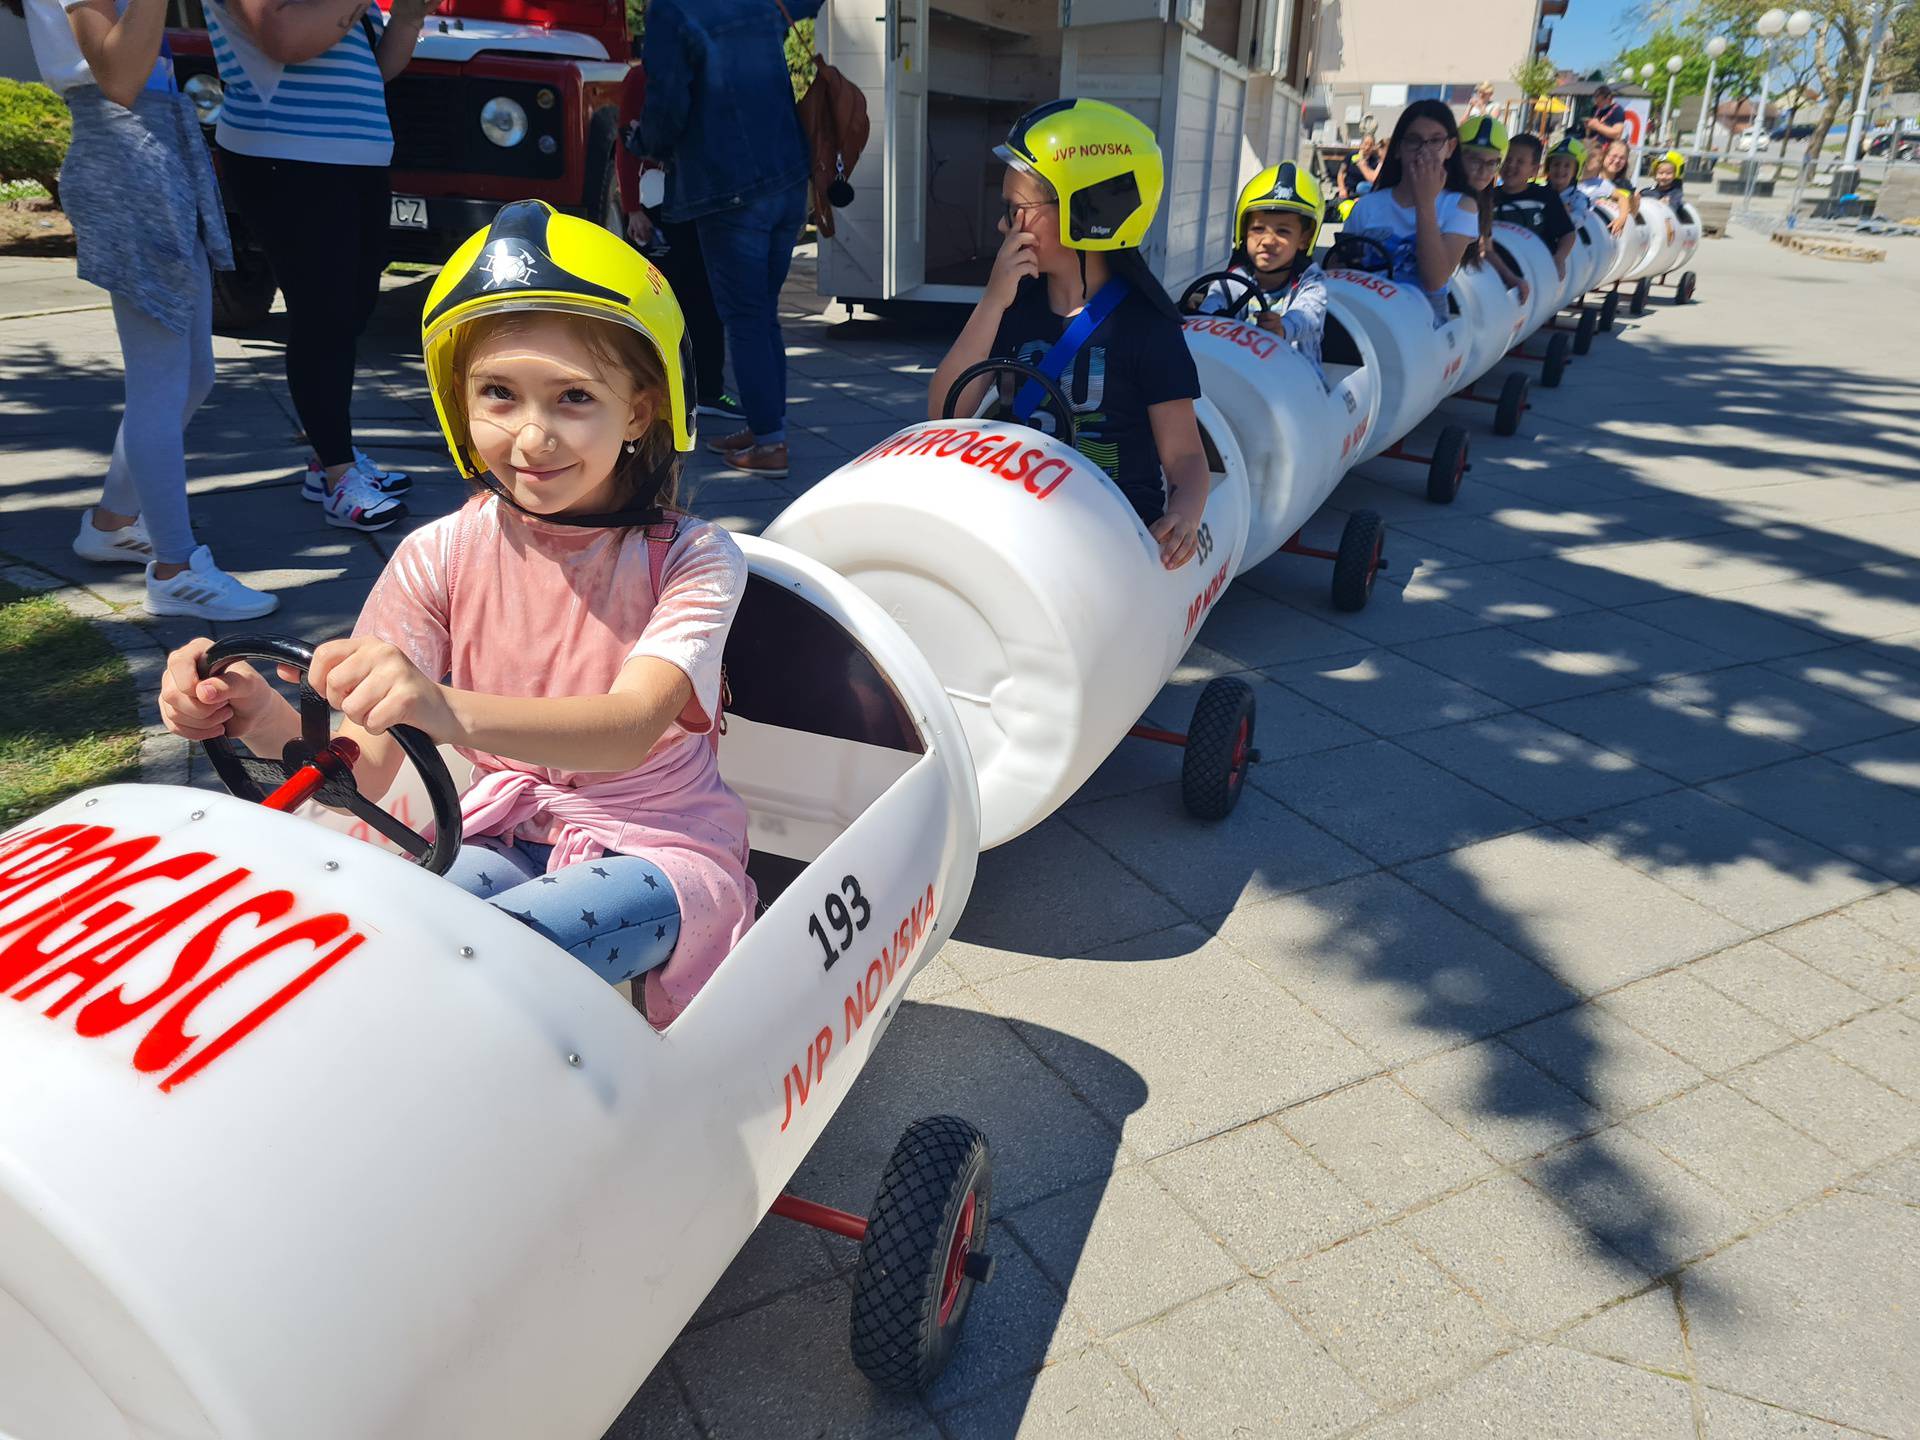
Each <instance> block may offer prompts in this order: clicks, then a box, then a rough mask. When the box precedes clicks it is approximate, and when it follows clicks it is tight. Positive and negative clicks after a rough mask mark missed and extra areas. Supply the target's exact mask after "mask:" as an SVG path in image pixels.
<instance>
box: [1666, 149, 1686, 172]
mask: <svg viewBox="0 0 1920 1440" xmlns="http://www.w3.org/2000/svg"><path fill="white" fill-rule="evenodd" d="M1660 158H1661V159H1662V160H1664V161H1666V162H1667V163H1668V164H1669V165H1671V166H1673V170H1674V173H1675V174H1676V175H1677V174H1679V173H1681V172H1682V171H1684V170H1685V169H1686V168H1687V157H1686V156H1684V155H1682V154H1681V153H1680V152H1679V151H1678V150H1669V151H1667V153H1666V154H1664V155H1662V156H1661V157H1660Z"/></svg>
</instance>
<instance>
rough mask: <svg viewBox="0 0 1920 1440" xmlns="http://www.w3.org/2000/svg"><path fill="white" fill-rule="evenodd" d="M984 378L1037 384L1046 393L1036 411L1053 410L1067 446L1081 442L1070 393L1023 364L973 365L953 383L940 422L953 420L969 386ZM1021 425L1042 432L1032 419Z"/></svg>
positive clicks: (1057, 436)
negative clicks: (1008, 377)
mask: <svg viewBox="0 0 1920 1440" xmlns="http://www.w3.org/2000/svg"><path fill="white" fill-rule="evenodd" d="M982 375H1014V376H1017V377H1019V378H1020V379H1022V380H1033V381H1037V382H1038V383H1039V386H1040V388H1041V389H1042V390H1043V391H1045V392H1046V393H1045V395H1044V396H1043V397H1042V399H1041V401H1040V403H1039V404H1038V405H1036V406H1035V407H1034V409H1035V410H1036V411H1039V410H1050V411H1052V412H1053V416H1054V418H1055V419H1056V420H1058V421H1059V422H1060V428H1059V430H1057V431H1056V432H1054V438H1055V439H1056V440H1059V441H1061V442H1063V443H1065V444H1067V445H1072V444H1074V443H1075V442H1076V441H1077V440H1078V438H1079V434H1080V427H1079V424H1078V423H1077V422H1076V421H1075V420H1074V418H1073V406H1071V405H1069V404H1068V403H1067V395H1066V392H1065V391H1064V390H1062V389H1061V388H1060V386H1059V385H1058V384H1057V383H1056V382H1054V381H1053V380H1050V379H1048V378H1047V377H1046V376H1045V375H1043V374H1041V373H1040V371H1039V370H1037V369H1035V368H1034V367H1033V366H1031V365H1029V364H1027V363H1026V362H1025V361H1021V360H993V359H988V360H982V361H981V362H980V363H979V364H977V365H969V366H968V367H967V368H966V369H964V370H962V371H961V372H960V374H959V377H958V378H957V379H956V380H955V381H954V382H953V385H952V387H951V388H950V389H948V391H947V399H946V403H945V404H944V405H942V406H941V407H940V418H941V419H942V420H951V419H953V412H954V410H955V408H956V407H957V406H958V405H959V404H960V396H961V394H962V393H963V392H964V391H965V390H966V388H967V386H969V385H971V384H972V383H973V382H974V381H976V380H978V379H979V378H980V377H981V376H982ZM1008 418H1011V416H1009V417H1008ZM1019 423H1020V424H1022V425H1028V426H1032V428H1033V429H1035V430H1039V429H1040V427H1039V426H1038V425H1034V423H1033V418H1032V416H1029V417H1028V418H1027V419H1025V420H1022V421H1020V422H1019ZM1041 433H1042V434H1045V433H1046V432H1045V431H1041Z"/></svg>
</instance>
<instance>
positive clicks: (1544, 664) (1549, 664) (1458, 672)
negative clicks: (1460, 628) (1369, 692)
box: [1399, 622, 1662, 708]
mask: <svg viewBox="0 0 1920 1440" xmlns="http://www.w3.org/2000/svg"><path fill="white" fill-rule="evenodd" d="M1550 623H1551V622H1550ZM1644 628H1647V629H1651V628H1652V627H1651V626H1648V627H1644ZM1655 633H1662V632H1655ZM1399 648H1400V653H1401V654H1403V655H1405V656H1407V657H1408V658H1409V659H1412V660H1416V661H1418V662H1419V663H1420V664H1422V665H1424V666H1426V667H1427V668H1428V669H1431V670H1438V671H1439V672H1440V673H1441V674H1443V675H1446V676H1449V677H1451V678H1452V679H1455V680H1458V681H1459V682H1460V683H1461V684H1463V685H1467V686H1470V687H1472V688H1473V689H1475V690H1478V691H1480V692H1481V693H1482V694H1486V695H1491V696H1493V697H1494V698H1495V699H1497V700H1503V701H1505V702H1506V703H1507V704H1509V705H1516V706H1520V707H1523V708H1531V707H1532V706H1535V705H1545V704H1548V703H1550V702H1552V701H1555V700H1567V699H1571V698H1572V697H1573V696H1575V695H1590V694H1592V693H1594V692H1595V691H1599V690H1613V689H1617V688H1619V687H1620V686H1622V685H1627V684H1630V683H1632V680H1631V677H1628V678H1626V679H1622V678H1621V677H1620V675H1619V673H1618V672H1617V671H1616V670H1614V669H1612V668H1610V667H1606V666H1602V665H1599V664H1596V663H1594V662H1592V661H1590V660H1588V659H1586V658H1585V657H1583V656H1578V655H1571V654H1568V653H1567V652H1565V651H1563V650H1560V649H1557V648H1555V647H1554V646H1553V645H1552V644H1550V643H1548V642H1547V641H1546V640H1544V639H1542V638H1539V637H1535V636H1528V635H1522V634H1521V633H1520V632H1519V631H1518V630H1516V629H1512V628H1503V629H1498V630H1474V631H1470V632H1468V633H1467V634H1465V635H1446V636H1442V637H1440V638H1438V639H1434V640H1420V641H1416V642H1415V643H1413V644H1411V645H1405V646H1401V647H1399Z"/></svg>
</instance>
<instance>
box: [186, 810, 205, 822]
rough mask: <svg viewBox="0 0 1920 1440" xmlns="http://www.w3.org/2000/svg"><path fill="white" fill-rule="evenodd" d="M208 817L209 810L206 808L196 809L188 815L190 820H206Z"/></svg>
mask: <svg viewBox="0 0 1920 1440" xmlns="http://www.w3.org/2000/svg"><path fill="white" fill-rule="evenodd" d="M206 818H207V812H206V811H204V810H196V811H194V812H193V813H192V814H191V815H189V816H187V819H189V820H204V819H206Z"/></svg>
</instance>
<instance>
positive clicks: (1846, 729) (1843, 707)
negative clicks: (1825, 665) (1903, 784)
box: [1661, 665, 1906, 750]
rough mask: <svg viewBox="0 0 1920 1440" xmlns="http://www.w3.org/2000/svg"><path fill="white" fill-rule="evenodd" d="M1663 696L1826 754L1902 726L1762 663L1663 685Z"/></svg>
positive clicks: (1737, 727) (1732, 724)
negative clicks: (1823, 751)
mask: <svg viewBox="0 0 1920 1440" xmlns="http://www.w3.org/2000/svg"><path fill="white" fill-rule="evenodd" d="M1661 689H1662V692H1663V694H1665V695H1666V696H1669V697H1671V698H1672V699H1673V700H1675V701H1677V702H1679V703H1681V704H1684V705H1690V706H1693V707H1695V708H1697V709H1702V710H1708V711H1711V712H1712V713H1713V714H1715V715H1718V716H1721V717H1723V718H1724V719H1725V720H1726V723H1727V725H1728V726H1729V727H1730V728H1732V729H1734V730H1737V731H1739V732H1740V733H1741V734H1744V735H1761V736H1765V737H1766V738H1768V739H1772V740H1781V741H1785V742H1786V743H1787V744H1789V745H1797V746H1799V747H1800V748H1801V749H1803V750H1831V749H1834V748H1836V747H1838V746H1843V745H1853V744H1857V743H1859V742H1861V741H1864V740H1871V739H1874V738H1875V737H1878V736H1884V735H1887V734H1889V733H1890V732H1892V731H1895V730H1899V729H1901V728H1902V727H1903V725H1905V723H1906V722H1904V721H1902V720H1899V719H1897V718H1896V717H1894V716H1891V715H1888V714H1887V713H1886V712H1885V711H1882V710H1877V709H1875V708H1873V707H1872V706H1870V705H1862V704H1860V703H1859V702H1857V701H1855V700H1851V699H1849V698H1847V697H1846V696H1844V695H1840V694H1838V693H1836V692H1835V691H1833V690H1831V689H1829V688H1827V687H1826V686H1822V685H1814V684H1810V683H1808V682H1807V681H1804V680H1800V679H1796V678H1795V677H1793V676H1791V675H1783V674H1781V673H1780V672H1779V671H1778V670H1774V669H1769V668H1768V667H1767V666H1765V665H1735V666H1732V667H1730V668H1728V669H1725V670H1713V671H1709V672H1707V673H1706V674H1703V675H1680V676H1675V677H1674V678H1672V679H1670V680H1667V681H1664V682H1663V683H1662V686H1661Z"/></svg>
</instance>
